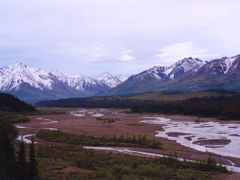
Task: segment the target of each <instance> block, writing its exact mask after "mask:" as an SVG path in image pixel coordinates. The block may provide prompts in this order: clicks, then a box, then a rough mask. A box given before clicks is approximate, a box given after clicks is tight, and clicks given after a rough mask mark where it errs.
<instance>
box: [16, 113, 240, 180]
mask: <svg viewBox="0 0 240 180" xmlns="http://www.w3.org/2000/svg"><path fill="white" fill-rule="evenodd" d="M29 118H30V121H29V122H26V123H19V124H16V127H17V128H19V131H20V136H19V138H18V139H21V136H23V137H24V140H25V142H29V141H30V138H31V136H34V135H35V134H37V132H38V131H39V130H40V129H46V130H61V131H63V132H66V133H71V134H85V135H91V136H96V137H102V136H104V137H108V138H112V137H113V136H117V137H120V136H122V135H123V136H124V137H131V136H133V135H135V136H138V135H146V137H147V138H149V139H155V140H156V141H159V142H161V144H162V146H161V147H162V148H161V149H158V148H146V147H138V146H136V147H132V146H131V147H124V148H125V152H124V151H123V147H121V148H122V149H121V148H120V147H119V148H120V150H119V148H118V147H108V149H106V147H102V149H101V148H99V149H100V150H105V151H106V150H107V151H109V150H110V151H117V152H122V153H128V154H134V155H140V156H156V155H175V154H177V156H178V157H179V158H183V159H188V160H193V161H203V160H207V159H208V158H209V157H211V158H213V159H215V160H216V161H217V162H218V163H221V164H224V165H226V166H228V169H232V170H233V171H235V172H240V154H238V152H237V151H234V149H233V151H231V148H232V145H237V144H234V143H238V142H240V136H239V135H240V132H237V131H238V130H239V128H238V127H240V123H239V121H219V120H217V119H214V118H198V117H193V116H180V115H174V116H167V115H157V114H133V113H128V112H126V111H125V110H122V109H76V110H72V111H70V112H68V113H67V114H58V115H35V116H30V117H29ZM219 127H221V128H219ZM194 128H195V129H194ZM223 128H225V129H223ZM216 129H217V130H219V131H225V134H223V132H218V131H217V130H216ZM226 129H229V131H226ZM198 132H199V133H198ZM221 133H222V134H221ZM226 133H227V134H226ZM34 139H35V141H37V142H39V143H42V144H53V143H51V142H47V141H46V140H43V139H40V138H38V137H35V138H34ZM229 147H230V149H229ZM90 148H93V147H90ZM104 148H105V149H104ZM109 148H110V149H109ZM111 148H112V149H111ZM114 148H115V149H114ZM224 148H225V149H226V152H225V153H224ZM126 149H127V150H128V152H127V151H126ZM218 149H219V151H218ZM139 152H140V153H139ZM210 152H212V153H210ZM227 153H228V154H227ZM230 176H231V178H232V179H234V177H235V176H236V177H238V176H239V175H238V174H236V173H234V174H233V175H230ZM230 176H229V178H230ZM231 178H230V179H231ZM224 179H227V177H225V176H224Z"/></svg>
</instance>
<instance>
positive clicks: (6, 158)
mask: <svg viewBox="0 0 240 180" xmlns="http://www.w3.org/2000/svg"><path fill="white" fill-rule="evenodd" d="M0 137H1V138H0V179H13V178H14V174H15V172H14V170H15V164H16V159H15V154H14V148H13V145H12V141H13V140H14V139H15V137H16V128H15V127H14V126H13V125H12V124H11V123H9V122H7V121H3V122H0Z"/></svg>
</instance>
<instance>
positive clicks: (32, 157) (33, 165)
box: [29, 139, 37, 179]
mask: <svg viewBox="0 0 240 180" xmlns="http://www.w3.org/2000/svg"><path fill="white" fill-rule="evenodd" d="M29 171H30V178H31V179H35V178H36V177H37V162H36V157H35V147H34V139H32V141H31V144H30V162H29Z"/></svg>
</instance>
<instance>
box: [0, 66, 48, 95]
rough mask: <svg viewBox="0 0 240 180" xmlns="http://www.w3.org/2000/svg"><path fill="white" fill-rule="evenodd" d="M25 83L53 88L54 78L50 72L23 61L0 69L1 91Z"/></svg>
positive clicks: (15, 88) (15, 87) (14, 88)
mask: <svg viewBox="0 0 240 180" xmlns="http://www.w3.org/2000/svg"><path fill="white" fill-rule="evenodd" d="M23 83H26V84H28V85H30V86H32V87H34V88H38V89H41V90H44V89H52V83H53V80H52V79H51V77H50V75H49V73H47V72H45V71H42V70H40V69H36V68H32V67H28V66H26V65H23V64H22V63H17V64H14V65H9V66H5V67H3V68H1V69H0V90H1V91H11V90H17V89H18V88H19V87H20V85H21V84H23Z"/></svg>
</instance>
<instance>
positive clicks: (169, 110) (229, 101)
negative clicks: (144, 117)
mask: <svg viewBox="0 0 240 180" xmlns="http://www.w3.org/2000/svg"><path fill="white" fill-rule="evenodd" d="M131 111H132V112H135V113H163V114H183V115H195V116H203V117H217V118H219V119H236V120H238V119H240V95H233V96H218V97H202V98H189V99H187V100H180V101H161V102H151V103H145V104H138V105H133V106H132V107H131Z"/></svg>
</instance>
